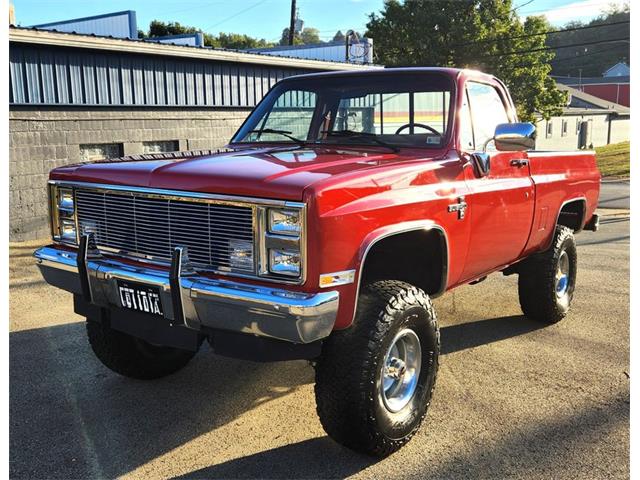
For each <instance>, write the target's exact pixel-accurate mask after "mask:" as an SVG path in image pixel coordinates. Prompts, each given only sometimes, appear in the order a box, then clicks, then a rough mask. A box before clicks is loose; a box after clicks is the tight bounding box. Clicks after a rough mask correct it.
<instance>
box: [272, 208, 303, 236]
mask: <svg viewBox="0 0 640 480" xmlns="http://www.w3.org/2000/svg"><path fill="white" fill-rule="evenodd" d="M301 223H302V222H301V216H300V210H278V209H274V208H272V209H270V210H269V231H270V232H271V233H276V234H279V235H300V231H301V230H302V225H301Z"/></svg>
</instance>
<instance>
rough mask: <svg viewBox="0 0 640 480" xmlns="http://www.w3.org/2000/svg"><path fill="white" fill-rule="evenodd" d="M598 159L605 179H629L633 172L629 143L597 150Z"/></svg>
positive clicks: (615, 144)
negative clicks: (612, 177) (613, 177)
mask: <svg viewBox="0 0 640 480" xmlns="http://www.w3.org/2000/svg"><path fill="white" fill-rule="evenodd" d="M596 159H597V161H598V168H599V169H600V172H601V173H602V176H603V177H611V176H615V177H628V176H629V173H630V172H631V160H630V154H629V142H621V143H614V144H611V145H605V146H604V147H598V148H596Z"/></svg>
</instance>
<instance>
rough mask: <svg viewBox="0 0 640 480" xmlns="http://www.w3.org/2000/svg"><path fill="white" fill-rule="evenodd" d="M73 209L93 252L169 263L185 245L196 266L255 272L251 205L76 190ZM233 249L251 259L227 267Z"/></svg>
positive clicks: (244, 272)
mask: <svg viewBox="0 0 640 480" xmlns="http://www.w3.org/2000/svg"><path fill="white" fill-rule="evenodd" d="M76 208H77V215H78V228H79V230H80V234H86V233H93V234H94V235H95V239H96V244H97V246H98V248H107V249H115V250H118V251H124V252H127V253H130V254H137V255H144V256H147V257H151V258H152V259H153V260H159V261H163V262H170V261H171V253H172V251H173V249H174V248H175V247H176V246H186V247H188V253H189V259H190V260H191V262H192V263H193V264H194V265H196V266H198V267H203V268H210V269H214V270H218V271H227V272H236V273H243V274H254V273H255V261H254V259H255V248H254V238H253V231H254V229H253V209H252V207H250V206H237V205H232V204H225V203H205V202H197V201H189V200H182V199H174V198H163V197H162V196H147V195H144V194H137V193H129V192H123V193H115V192H105V191H99V190H84V189H78V190H76ZM234 247H235V248H242V249H244V250H245V251H246V252H247V254H248V252H250V258H248V256H249V255H247V257H245V261H244V262H238V261H234V262H233V263H232V261H231V258H230V251H231V249H232V248H234Z"/></svg>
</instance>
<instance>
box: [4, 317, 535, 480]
mask: <svg viewBox="0 0 640 480" xmlns="http://www.w3.org/2000/svg"><path fill="white" fill-rule="evenodd" d="M540 327H541V325H539V324H536V323H534V322H530V321H528V320H526V319H524V318H523V317H521V316H511V317H503V318H496V319H491V320H480V321H475V322H471V323H466V324H461V325H453V326H446V327H443V328H442V330H441V332H442V349H443V353H445V354H448V353H453V352H458V351H461V350H465V349H468V348H473V347H476V346H479V345H483V344H488V343H492V342H496V341H499V340H503V339H506V338H510V337H514V336H517V335H522V334H525V333H528V332H530V331H533V330H535V329H537V328H540ZM84 329H85V327H84V323H70V324H64V325H58V326H52V327H47V328H39V329H33V330H23V331H17V332H12V333H11V334H10V355H9V357H10V360H9V361H10V386H11V388H10V457H11V461H10V470H11V472H10V473H11V475H10V476H11V478H22V477H30V478H104V477H118V476H121V475H124V474H126V473H128V472H131V471H132V470H134V469H135V468H137V467H139V466H141V465H144V464H145V463H147V462H149V461H151V460H153V459H155V458H157V457H159V456H161V455H163V454H166V453H167V452H169V451H171V450H173V449H175V448H177V447H180V446H181V445H184V444H187V443H189V442H190V441H192V440H193V439H194V438H197V437H198V436H200V435H202V434H205V433H209V432H211V431H213V430H215V429H216V428H218V427H221V426H223V425H226V424H228V423H230V422H232V421H234V419H236V418H237V417H239V416H241V415H242V414H244V413H246V412H248V411H250V410H251V409H254V408H256V407H257V406H259V405H261V404H263V403H265V402H269V401H272V400H274V399H276V398H278V397H281V396H284V395H288V394H290V393H292V392H293V391H295V390H296V389H298V388H300V387H301V386H304V385H307V384H310V383H312V382H313V369H312V368H311V367H310V366H309V365H308V364H307V363H306V362H302V361H298V362H283V363H274V364H260V363H251V362H244V361H237V360H232V359H227V358H223V357H219V356H216V355H213V354H212V353H211V351H210V350H209V349H208V347H207V346H203V350H204V351H201V352H200V354H199V355H197V356H196V357H195V359H194V360H193V362H192V363H191V364H190V365H188V366H187V367H186V368H185V369H184V370H182V371H180V372H178V373H177V374H175V375H172V376H170V377H167V378H165V379H161V380H158V381H153V382H140V381H134V380H129V379H125V378H123V377H119V376H117V375H115V374H113V373H111V372H110V371H108V370H107V369H106V368H105V367H103V366H102V365H101V364H100V363H99V362H98V360H97V359H96V358H95V357H94V355H93V352H91V349H90V347H89V345H88V343H87V341H86V335H85V331H84ZM207 350H209V351H207ZM296 416H298V417H299V418H296ZM304 421H305V419H304V418H302V417H301V416H300V415H299V412H298V411H297V410H296V411H293V412H292V418H291V422H304ZM289 427H290V425H289V424H288V423H283V424H273V427H272V428H273V430H274V431H276V433H277V430H283V431H285V430H286V429H288V428H289ZM314 428H315V427H314ZM202 455H205V456H206V455H207V452H202ZM251 458H252V459H251V460H246V461H245V460H242V459H240V460H236V461H233V462H230V463H227V464H220V465H217V466H215V467H211V468H212V469H213V470H210V471H207V472H200V474H199V475H201V476H218V477H234V478H251V477H261V476H264V475H265V472H269V475H270V476H273V478H277V477H291V476H301V477H306V478H321V477H325V476H330V477H344V476H346V475H350V474H353V473H356V472H358V471H360V470H362V469H364V468H366V467H367V466H369V465H371V464H373V463H374V462H375V459H371V458H368V457H363V456H361V455H358V454H355V453H353V452H351V451H349V450H347V449H345V448H342V447H341V446H339V445H337V444H335V443H334V442H333V441H331V440H330V439H328V438H327V437H322V438H315V439H311V440H307V441H304V442H302V443H299V444H295V445H290V446H286V447H281V448H277V449H274V450H270V451H269V452H263V453H261V454H257V455H254V456H252V457H251ZM327 458H333V459H337V461H335V462H333V461H331V462H327V461H326V459H327Z"/></svg>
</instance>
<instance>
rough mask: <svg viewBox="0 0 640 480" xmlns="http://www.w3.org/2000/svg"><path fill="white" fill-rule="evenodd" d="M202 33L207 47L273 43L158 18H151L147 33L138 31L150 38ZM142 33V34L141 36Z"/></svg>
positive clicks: (233, 47)
mask: <svg viewBox="0 0 640 480" xmlns="http://www.w3.org/2000/svg"><path fill="white" fill-rule="evenodd" d="M198 32H201V33H203V37H204V44H205V45H206V46H208V47H216V48H231V49H238V50H242V49H247V48H259V47H270V46H272V45H273V44H272V43H269V42H267V41H266V40H265V39H264V38H261V39H257V38H253V37H250V36H248V35H245V34H241V33H222V32H220V34H218V35H217V36H216V35H212V34H210V33H204V32H202V30H200V29H198V28H195V27H189V26H186V25H181V24H180V23H178V22H168V23H165V22H161V21H159V20H153V21H152V22H151V23H150V24H149V33H148V34H145V33H144V32H142V31H139V32H138V36H139V38H147V37H148V38H152V37H165V36H169V35H183V34H187V33H198ZM143 35H144V36H143Z"/></svg>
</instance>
